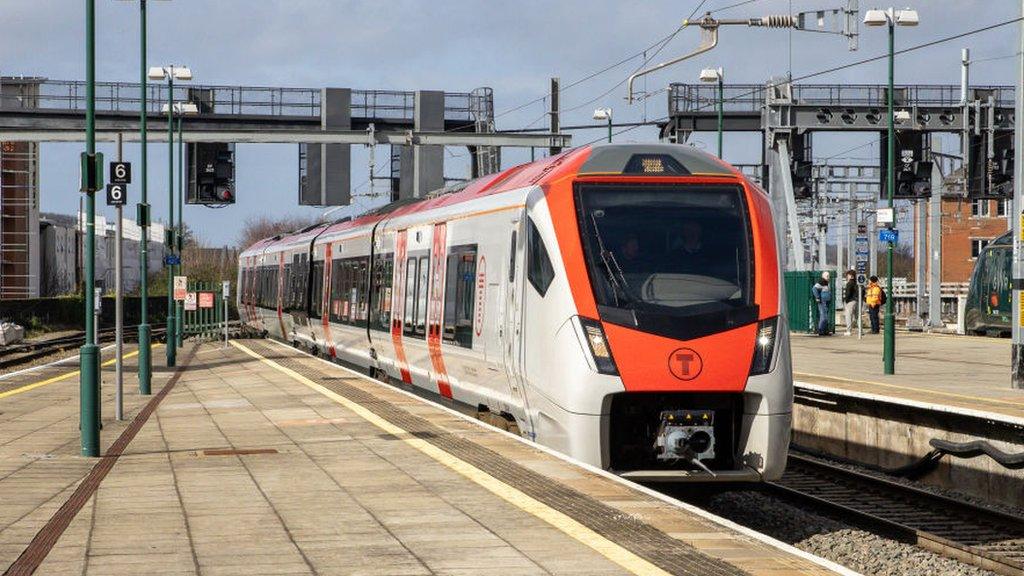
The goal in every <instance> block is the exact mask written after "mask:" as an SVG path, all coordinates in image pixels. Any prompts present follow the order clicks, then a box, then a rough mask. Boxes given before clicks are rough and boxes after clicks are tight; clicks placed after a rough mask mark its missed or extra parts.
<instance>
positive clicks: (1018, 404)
mask: <svg viewBox="0 0 1024 576" xmlns="http://www.w3.org/2000/svg"><path fill="white" fill-rule="evenodd" d="M793 376H795V377H797V378H822V379H825V380H828V381H829V382H835V383H836V384H838V385H839V386H840V387H842V383H843V382H849V383H851V384H868V385H871V386H882V387H885V388H895V389H897V390H908V391H913V392H923V393H925V394H940V395H942V396H950V397H952V398H961V399H964V400H974V401H980V402H993V403H995V404H1006V405H1007V406H1013V407H1015V408H1024V402H1014V401H1013V400H1000V399H998V398H985V397H984V396H970V395H968V394H957V393H956V392H943V391H942V390H929V389H928V388H915V387H913V386H900V385H899V384H886V383H885V382H874V381H871V380H851V379H847V378H837V377H836V376H827V375H825V374H811V373H809V372H793ZM860 392H863V390H860ZM907 400H914V399H913V398H907Z"/></svg>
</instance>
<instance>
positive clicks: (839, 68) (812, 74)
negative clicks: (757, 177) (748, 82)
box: [584, 16, 1024, 145]
mask: <svg viewBox="0 0 1024 576" xmlns="http://www.w3.org/2000/svg"><path fill="white" fill-rule="evenodd" d="M1021 20H1024V17H1021V16H1018V17H1016V18H1011V19H1009V20H1004V21H1002V22H997V23H995V24H989V25H986V26H982V27H979V28H974V29H971V30H967V31H966V32H960V33H957V34H952V35H949V36H944V37H942V38H938V39H935V40H930V41H928V42H924V43H922V44H917V45H914V46H910V47H908V48H901V49H899V50H896V51H895V52H893V55H894V56H900V55H903V54H907V53H910V52H915V51H917V50H923V49H925V48H930V47H932V46H936V45H938V44H943V43H946V42H951V41H953V40H958V39H960V38H965V37H967V36H972V35H974V34H981V33H983V32H989V31H991V30H995V29H997V28H1002V27H1003V26H1009V25H1010V24H1015V23H1017V22H1020V21H1021ZM888 57H889V54H888V53H885V54H879V55H877V56H871V57H869V58H863V59H861V60H856V61H854V62H848V63H846V64H840V65H838V66H832V67H830V68H825V69H823V70H819V71H817V72H810V73H808V74H803V75H801V76H796V77H793V78H790V79H787V80H782V81H779V82H774V83H768V84H766V85H765V86H766V87H768V88H774V87H776V86H781V85H784V84H787V83H789V82H798V81H800V80H807V79H808V78H815V77H818V76H824V75H827V74H832V73H834V72H839V71H842V70H846V69H849V68H854V67H856V66H861V65H864V64H869V63H871V62H877V61H878V60H882V59H885V58H888ZM760 90H761V88H758V89H756V90H748V91H746V92H743V93H741V94H737V95H735V96H730V97H729V98H725V99H724V100H723V101H724V102H731V101H734V100H739V99H741V98H745V97H747V96H751V95H753V94H756V93H757V92H758V91H760ZM716 104H717V102H710V103H707V104H702V105H699V106H697V107H696V108H694V109H693V110H691V112H699V111H701V110H706V109H708V108H710V107H713V106H715V105H716ZM668 119H669V117H668V116H662V117H661V118H659V119H656V120H652V121H651V122H652V123H661V122H665V121H667V120H668ZM636 128H639V126H631V127H629V128H625V129H623V130H620V131H618V132H615V133H613V136H617V135H619V134H624V133H626V132H629V131H631V130H635V129H636ZM604 139H605V138H598V139H596V140H593V141H591V142H587V143H586V144H584V145H587V144H593V143H595V142H599V141H601V140H604Z"/></svg>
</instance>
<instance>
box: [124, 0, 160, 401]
mask: <svg viewBox="0 0 1024 576" xmlns="http://www.w3.org/2000/svg"><path fill="white" fill-rule="evenodd" d="M121 1H129V2H131V1H134V0H121ZM148 1H150V2H152V1H153V0H148ZM161 1H166V0H161ZM138 2H139V141H140V144H139V167H140V168H141V170H140V173H141V182H140V184H141V186H139V191H140V192H141V194H140V198H139V203H138V205H137V208H138V213H137V215H136V220H137V221H138V224H139V227H141V228H142V240H141V242H140V244H139V269H140V272H139V293H140V294H141V295H142V298H139V362H138V364H139V368H138V370H139V394H142V395H149V394H150V393H151V392H152V390H151V382H152V373H153V360H152V356H151V352H152V345H151V331H150V326H149V298H148V297H147V296H148V295H149V176H148V172H147V169H146V168H147V166H146V160H147V158H146V157H147V152H148V150H149V140H148V138H147V136H146V116H147V113H148V111H149V107H148V106H147V104H146V97H147V93H146V92H147V89H146V80H147V77H146V75H147V72H148V70H147V68H146V28H147V26H146V2H147V0H138Z"/></svg>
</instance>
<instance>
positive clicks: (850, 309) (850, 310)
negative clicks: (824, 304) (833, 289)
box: [843, 270, 857, 336]
mask: <svg viewBox="0 0 1024 576" xmlns="http://www.w3.org/2000/svg"><path fill="white" fill-rule="evenodd" d="M856 312H857V273H856V272H855V271H853V270H847V271H846V285H845V286H843V319H844V320H845V321H846V332H845V334H846V335H847V336H849V335H850V330H853V320H854V314H855V313H856Z"/></svg>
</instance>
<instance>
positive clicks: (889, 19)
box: [864, 8, 918, 374]
mask: <svg viewBox="0 0 1024 576" xmlns="http://www.w3.org/2000/svg"><path fill="white" fill-rule="evenodd" d="M864 24H865V25H866V26H888V27H889V89H888V92H887V94H886V106H887V109H888V116H889V121H888V136H889V137H888V144H889V146H888V150H887V151H886V158H887V161H886V174H885V188H886V196H887V197H888V199H889V210H890V212H893V204H894V202H893V193H894V192H895V188H896V170H895V168H896V146H895V136H896V134H895V123H896V120H895V115H894V113H893V76H894V72H893V71H894V67H895V60H896V58H895V47H894V43H895V42H894V41H895V36H896V26H917V24H918V17H917V11H916V10H911V9H909V8H908V9H904V10H896V9H895V8H889V9H888V10H877V9H876V10H868V11H867V13H865V14H864ZM894 220H895V219H894ZM890 226H895V222H893V223H892V224H890ZM888 245H889V247H888V251H887V252H888V254H887V256H886V262H887V265H888V270H887V271H886V288H885V290H886V294H887V295H888V298H886V302H885V334H884V343H883V349H882V364H883V365H884V369H885V373H886V374H895V373H896V324H895V321H894V316H893V299H892V264H893V262H892V261H893V250H894V248H895V247H894V246H893V243H892V242H891V241H890V242H888Z"/></svg>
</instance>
